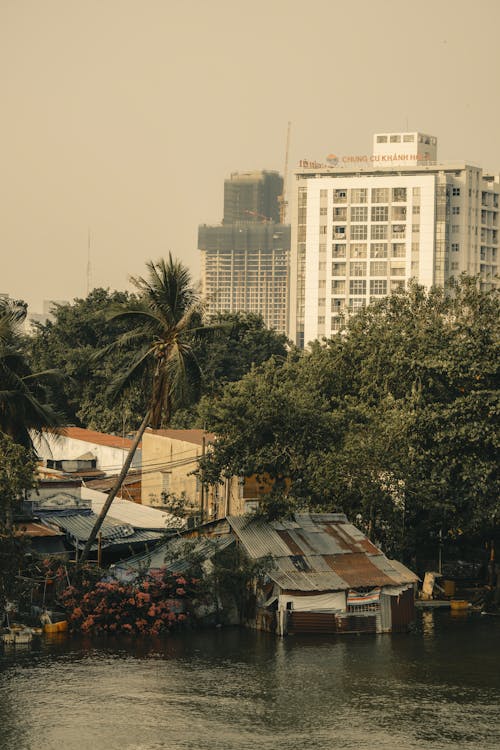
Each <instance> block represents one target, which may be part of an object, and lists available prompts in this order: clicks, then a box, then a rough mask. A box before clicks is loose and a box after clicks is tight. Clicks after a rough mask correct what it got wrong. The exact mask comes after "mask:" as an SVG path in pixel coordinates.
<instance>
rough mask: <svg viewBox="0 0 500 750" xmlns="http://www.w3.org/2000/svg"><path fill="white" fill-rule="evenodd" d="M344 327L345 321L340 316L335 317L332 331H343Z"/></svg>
mask: <svg viewBox="0 0 500 750" xmlns="http://www.w3.org/2000/svg"><path fill="white" fill-rule="evenodd" d="M342 325H343V320H342V318H341V317H340V316H335V317H333V318H332V331H341V330H342Z"/></svg>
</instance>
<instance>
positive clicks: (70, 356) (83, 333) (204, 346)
mask: <svg viewBox="0 0 500 750" xmlns="http://www.w3.org/2000/svg"><path fill="white" fill-rule="evenodd" d="M138 292H139V290H138ZM132 303H134V304H136V305H137V304H140V303H139V297H138V296H137V295H131V294H128V293H127V292H110V291H109V290H106V289H94V290H93V291H92V292H91V293H90V294H89V295H88V297H86V298H85V299H76V300H74V302H73V303H72V304H67V305H57V306H56V308H55V311H54V320H53V321H48V322H47V323H45V324H40V323H37V324H35V325H34V327H33V335H32V336H31V337H30V338H29V340H28V343H27V353H28V356H29V360H30V362H31V366H32V368H36V369H39V370H44V369H47V368H57V369H58V370H59V371H60V372H61V373H63V374H64V376H65V377H64V380H63V382H62V383H59V384H58V387H57V388H52V389H51V394H50V396H51V400H52V401H53V403H54V404H56V405H57V408H58V410H59V411H61V412H63V413H65V414H66V415H67V419H68V421H69V423H73V424H77V425H81V426H85V427H88V428H90V429H95V430H99V431H102V432H118V433H122V432H129V431H131V430H134V429H136V428H137V427H138V426H139V424H140V423H141V421H142V418H143V416H144V413H145V410H146V405H147V402H148V399H149V398H150V387H151V379H150V374H147V373H145V372H144V373H143V375H144V377H143V378H138V379H136V380H134V381H133V382H132V381H130V383H129V386H128V388H127V391H126V393H124V394H123V395H122V397H121V398H119V399H118V401H117V402H112V400H111V399H110V394H109V391H108V386H109V383H110V382H111V380H113V379H114V378H115V376H116V373H119V372H123V371H124V369H125V368H127V367H128V366H129V365H130V363H131V361H132V359H133V357H134V353H136V352H137V346H136V344H137V339H135V340H134V339H133V338H127V337H126V336H123V334H126V333H131V332H132V331H133V329H134V327H135V326H134V320H133V319H132V317H128V318H123V317H114V316H113V315H112V313H113V311H114V312H116V310H117V309H118V307H120V308H121V307H126V306H128V305H130V304H132ZM206 322H207V324H208V326H209V327H210V326H215V327H217V328H219V329H220V335H217V336H205V337H203V336H198V337H194V338H193V341H192V351H193V358H194V360H195V361H196V362H197V364H198V367H199V370H200V380H199V382H198V384H197V387H196V388H195V389H192V390H191V393H190V394H185V395H189V398H188V399H187V402H186V400H185V401H184V403H183V406H182V408H176V409H174V414H173V422H172V424H173V426H177V427H191V426H193V424H194V423H195V422H197V421H199V418H198V415H197V410H196V404H197V402H198V400H199V398H200V396H201V395H210V396H214V395H215V394H217V393H219V392H220V391H221V390H222V388H223V386H224V384H225V383H227V382H233V381H236V380H239V379H240V378H241V377H242V376H243V375H244V374H245V373H246V372H248V371H249V370H250V369H251V367H252V366H253V365H260V364H262V362H264V361H266V360H267V359H269V357H271V356H273V355H274V356H278V357H284V356H286V337H285V336H283V335H281V334H277V333H276V332H274V331H271V330H269V329H267V328H266V327H265V324H264V321H263V319H262V318H261V317H260V316H258V315H255V314H252V313H224V314H220V315H215V316H213V317H212V318H210V319H209V320H207V321H206ZM119 338H121V341H120V346H118V347H116V346H112V344H113V343H114V342H116V341H117V340H118V339H119Z"/></svg>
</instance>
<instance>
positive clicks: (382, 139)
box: [377, 135, 387, 143]
mask: <svg viewBox="0 0 500 750" xmlns="http://www.w3.org/2000/svg"><path fill="white" fill-rule="evenodd" d="M377 143H387V136H386V135H377Z"/></svg>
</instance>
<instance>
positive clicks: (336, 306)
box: [332, 297, 345, 312]
mask: <svg viewBox="0 0 500 750" xmlns="http://www.w3.org/2000/svg"><path fill="white" fill-rule="evenodd" d="M344 307H345V299H336V298H335V297H333V298H332V312H340V311H341V310H343V309H344Z"/></svg>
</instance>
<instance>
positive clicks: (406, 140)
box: [403, 133, 415, 143]
mask: <svg viewBox="0 0 500 750" xmlns="http://www.w3.org/2000/svg"><path fill="white" fill-rule="evenodd" d="M414 140H415V136H414V135H413V133H406V134H405V135H404V136H403V143H413V141H414Z"/></svg>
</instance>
